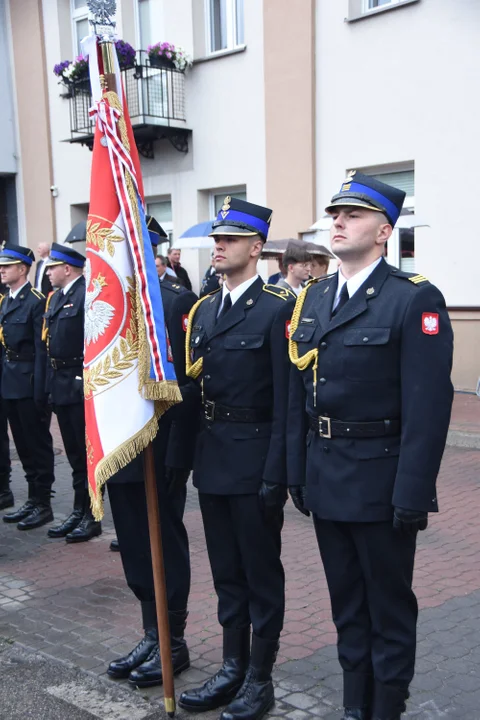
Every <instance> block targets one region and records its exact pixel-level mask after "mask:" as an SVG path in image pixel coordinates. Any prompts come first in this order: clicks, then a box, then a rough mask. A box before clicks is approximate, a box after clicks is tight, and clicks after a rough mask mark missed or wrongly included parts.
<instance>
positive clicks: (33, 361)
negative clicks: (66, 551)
mask: <svg viewBox="0 0 480 720" xmlns="http://www.w3.org/2000/svg"><path fill="white" fill-rule="evenodd" d="M34 260H35V256H34V254H33V252H32V251H31V250H30V248H28V247H24V246H22V245H15V244H13V243H7V244H6V245H5V247H4V249H3V250H2V252H0V276H1V279H2V282H3V283H5V284H6V285H7V286H8V287H9V288H10V290H9V294H8V295H7V296H6V297H5V298H4V299H3V301H2V304H1V307H0V326H1V335H0V339H1V342H2V345H3V351H2V372H1V396H2V399H3V402H4V404H5V407H6V411H7V417H8V422H9V424H10V429H11V431H12V435H13V440H14V443H15V447H16V449H17V452H18V456H19V458H20V461H21V463H22V467H23V470H24V471H25V478H26V480H27V483H28V500H27V501H26V502H25V503H24V504H23V505H22V506H21V507H20V508H19V509H18V510H16V511H14V512H11V513H7V514H6V515H4V516H3V520H4V522H6V523H17V528H18V529H19V530H31V529H33V528H36V527H40V526H41V525H45V524H46V523H48V522H51V521H52V520H53V512H52V506H51V491H52V485H53V482H54V479H55V476H54V469H53V468H54V456H53V442H52V436H51V435H50V417H51V413H50V410H49V409H48V406H47V394H46V391H45V372H46V366H47V355H46V346H45V343H44V342H43V340H42V323H43V313H44V312H45V298H44V296H43V295H42V293H40V292H39V291H38V290H35V288H33V287H32V285H31V284H30V283H29V281H28V272H29V270H30V268H31V267H32V263H33V262H34Z"/></svg>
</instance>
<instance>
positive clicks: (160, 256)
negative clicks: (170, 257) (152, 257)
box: [157, 255, 167, 265]
mask: <svg viewBox="0 0 480 720" xmlns="http://www.w3.org/2000/svg"><path fill="white" fill-rule="evenodd" d="M157 258H158V259H159V260H160V262H161V263H162V265H166V264H167V258H166V257H165V255H157Z"/></svg>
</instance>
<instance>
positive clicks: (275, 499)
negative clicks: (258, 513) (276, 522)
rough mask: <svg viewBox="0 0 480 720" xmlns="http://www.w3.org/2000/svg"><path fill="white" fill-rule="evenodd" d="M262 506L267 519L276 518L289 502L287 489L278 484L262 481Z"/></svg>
mask: <svg viewBox="0 0 480 720" xmlns="http://www.w3.org/2000/svg"><path fill="white" fill-rule="evenodd" d="M258 497H259V499H260V506H261V508H262V512H263V514H264V515H265V517H266V518H267V519H268V518H270V517H274V516H275V515H276V514H277V513H278V512H279V511H280V510H283V507H284V505H285V503H286V502H287V488H286V487H285V485H277V483H267V482H265V481H262V484H261V485H260V488H259V490H258Z"/></svg>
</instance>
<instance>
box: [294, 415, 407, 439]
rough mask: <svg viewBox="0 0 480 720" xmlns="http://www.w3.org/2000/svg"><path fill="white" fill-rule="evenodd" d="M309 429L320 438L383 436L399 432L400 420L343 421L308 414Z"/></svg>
mask: <svg viewBox="0 0 480 720" xmlns="http://www.w3.org/2000/svg"><path fill="white" fill-rule="evenodd" d="M308 420H309V425H310V430H313V431H314V432H316V433H318V434H319V435H320V437H322V438H332V437H354V438H369V437H385V436H386V435H399V434H400V420H373V421H372V422H343V421H341V420H332V418H329V417H324V416H321V415H320V416H318V417H312V416H311V415H309V416H308Z"/></svg>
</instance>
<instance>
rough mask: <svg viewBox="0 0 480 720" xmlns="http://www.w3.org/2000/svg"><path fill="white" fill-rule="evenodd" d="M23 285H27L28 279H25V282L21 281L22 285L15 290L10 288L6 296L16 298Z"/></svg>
mask: <svg viewBox="0 0 480 720" xmlns="http://www.w3.org/2000/svg"><path fill="white" fill-rule="evenodd" d="M25 285H28V280H27V282H25V283H23V285H22V287H19V288H17V289H16V290H10V292H9V294H8V296H9V297H11V298H12V299H13V298H16V297H17V295H18V293H20V292H22V290H23V288H24V287H25Z"/></svg>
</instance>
